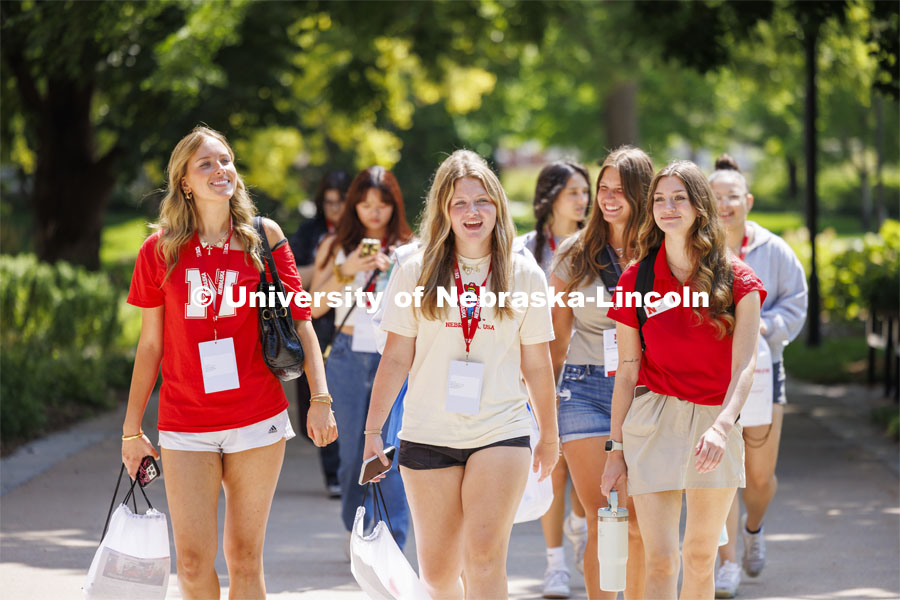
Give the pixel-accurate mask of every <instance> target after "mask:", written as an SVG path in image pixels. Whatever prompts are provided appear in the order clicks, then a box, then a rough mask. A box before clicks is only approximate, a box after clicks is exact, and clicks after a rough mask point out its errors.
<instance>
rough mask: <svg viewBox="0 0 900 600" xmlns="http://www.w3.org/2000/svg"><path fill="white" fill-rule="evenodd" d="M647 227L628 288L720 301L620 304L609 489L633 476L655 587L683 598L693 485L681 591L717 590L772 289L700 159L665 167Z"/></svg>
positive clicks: (650, 594) (605, 483)
mask: <svg viewBox="0 0 900 600" xmlns="http://www.w3.org/2000/svg"><path fill="white" fill-rule="evenodd" d="M638 235H639V237H638V239H639V242H638V243H639V247H638V259H639V262H638V263H637V264H634V265H632V266H631V267H629V268H628V269H627V270H626V271H625V272H624V273H623V274H622V277H621V278H620V279H619V285H620V286H621V287H622V292H623V294H626V295H627V294H628V293H630V292H633V291H636V290H637V291H640V292H646V291H650V290H652V291H653V292H656V293H657V294H660V295H662V296H665V295H666V294H668V293H671V292H674V293H675V294H676V295H678V296H679V297H680V296H682V294H683V293H684V288H689V291H691V292H706V293H707V294H708V299H709V302H708V307H707V308H697V307H692V306H690V304H689V305H687V306H685V305H684V303H677V302H671V301H669V302H666V303H660V304H657V305H656V306H655V307H649V308H647V309H646V310H645V308H636V307H635V306H633V305H632V306H628V305H627V304H626V303H624V302H622V303H621V304H617V305H616V306H614V307H612V308H610V309H609V316H610V318H612V319H613V320H615V321H617V323H618V325H617V327H616V332H617V338H618V345H619V365H618V369H617V371H616V383H615V389H614V390H613V405H612V423H611V427H610V438H609V439H610V441H609V446H611V448H609V450H610V451H609V455H608V458H607V459H606V467H605V469H604V472H603V478H602V487H603V493H604V494H607V495H608V494H609V492H610V490H612V489H618V490H624V486H625V485H626V481H627V487H628V494H629V495H631V496H632V497H633V498H634V505H635V508H636V510H637V515H638V520H639V523H640V529H641V537H642V539H643V543H644V557H645V564H646V572H647V575H646V587H645V589H644V593H645V595H646V597H647V598H675V597H676V596H677V590H676V585H677V581H678V568H679V544H678V541H679V540H678V535H679V520H680V517H681V497H682V492H683V493H684V495H685V497H686V500H687V521H686V524H685V533H684V542H683V545H682V557H683V565H684V576H683V580H682V581H683V583H682V587H681V594H680V596H681V597H682V598H712V597H713V591H714V590H713V588H714V585H713V573H714V570H715V561H716V552H717V549H718V541H719V536H720V534H721V532H722V528H723V526H724V525H725V517H726V516H727V515H728V510H729V508H730V507H731V501H732V499H733V498H734V494H735V491H736V490H737V488H738V487H744V481H745V477H744V440H743V438H742V436H741V426H740V425H739V424H738V423H736V421H737V418H738V415H739V414H740V411H741V407H742V406H743V405H744V402H745V401H746V399H747V394H748V393H749V392H750V386H751V384H752V381H753V369H754V367H755V365H756V347H757V340H758V336H759V314H760V305H761V303H762V301H763V299H764V298H765V295H766V292H765V289H764V288H763V285H762V282H761V281H760V280H759V279H758V278H757V277H756V275H755V274H754V273H753V271H752V269H750V268H749V267H748V266H747V265H746V264H744V263H743V262H741V261H740V260H739V259H738V258H737V257H735V256H733V255H731V254H730V252H729V251H728V249H727V246H726V243H725V230H724V229H723V228H722V226H721V224H720V223H719V219H718V214H717V207H716V197H715V195H714V194H713V192H712V190H711V189H710V187H709V184H708V183H707V181H706V176H705V175H704V174H703V172H702V171H701V170H700V168H699V167H697V165H695V164H694V163H692V162H688V161H678V162H674V163H672V164H670V165H669V166H667V167H665V168H664V169H662V170H661V171H660V172H659V173H657V174H656V177H654V179H653V181H652V182H651V184H650V191H649V194H648V197H647V200H646V212H645V216H644V220H643V221H642V223H641V227H640V230H639V234H638ZM642 263H643V267H644V268H643V270H641V266H642ZM651 275H652V284H650V276H651ZM644 287H649V288H650V290H645V289H643V288H644ZM626 297H627V296H626ZM659 297H660V296H657V298H659ZM689 297H690V294H689ZM638 311H642V312H643V313H644V314H643V315H642V314H639V312H638ZM644 316H646V319H644ZM642 321H643V322H642ZM642 346H644V349H643V351H642Z"/></svg>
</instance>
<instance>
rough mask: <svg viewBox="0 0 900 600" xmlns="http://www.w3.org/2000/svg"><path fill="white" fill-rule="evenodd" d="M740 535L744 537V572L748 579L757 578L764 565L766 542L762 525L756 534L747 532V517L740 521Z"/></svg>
mask: <svg viewBox="0 0 900 600" xmlns="http://www.w3.org/2000/svg"><path fill="white" fill-rule="evenodd" d="M741 533H742V534H743V536H744V558H743V561H742V562H743V565H744V571H746V572H747V575H749V576H750V577H758V576H759V574H760V573H762V570H763V567H764V566H765V565H766V540H765V532H764V531H763V527H762V525H760V526H759V531H758V532H757V533H748V532H747V515H746V514H744V517H743V518H742V519H741Z"/></svg>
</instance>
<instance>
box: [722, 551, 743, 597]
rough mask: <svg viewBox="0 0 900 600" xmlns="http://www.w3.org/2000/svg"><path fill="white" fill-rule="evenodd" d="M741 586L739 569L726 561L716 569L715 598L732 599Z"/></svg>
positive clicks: (734, 564)
mask: <svg viewBox="0 0 900 600" xmlns="http://www.w3.org/2000/svg"><path fill="white" fill-rule="evenodd" d="M740 584H741V568H740V567H739V566H738V564H737V563H736V562H731V561H730V560H726V561H725V562H723V563H722V566H720V567H719V568H718V569H716V598H734V596H735V594H737V589H738V586H739V585H740Z"/></svg>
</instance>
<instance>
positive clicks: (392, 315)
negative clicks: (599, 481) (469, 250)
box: [381, 252, 553, 448]
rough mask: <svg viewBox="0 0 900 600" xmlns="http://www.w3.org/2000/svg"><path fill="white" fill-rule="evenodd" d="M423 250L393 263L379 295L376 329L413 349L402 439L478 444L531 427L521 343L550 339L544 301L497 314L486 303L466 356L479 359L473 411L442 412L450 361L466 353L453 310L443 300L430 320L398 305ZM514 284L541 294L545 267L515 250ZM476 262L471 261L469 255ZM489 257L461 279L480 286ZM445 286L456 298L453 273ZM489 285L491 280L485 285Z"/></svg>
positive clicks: (457, 445)
mask: <svg viewBox="0 0 900 600" xmlns="http://www.w3.org/2000/svg"><path fill="white" fill-rule="evenodd" d="M422 257H423V255H422V252H417V253H416V254H415V255H414V256H411V257H410V258H409V259H407V261H406V262H404V263H403V265H402V266H401V267H399V269H398V271H397V272H396V274H395V275H394V277H393V278H392V281H391V285H390V286H389V289H388V294H387V297H386V298H385V302H386V303H387V304H386V306H385V311H384V319H383V321H382V323H381V327H382V329H384V330H385V331H389V332H392V333H396V334H399V335H403V336H407V337H415V338H416V355H415V358H414V360H413V364H412V369H411V370H410V373H409V387H408V389H407V392H406V399H405V401H404V407H403V422H402V426H401V429H400V433H399V437H400V439H401V440H406V441H410V442H418V443H422V444H432V445H435V446H448V447H451V448H477V447H479V446H484V445H487V444H492V443H494V442H499V441H502V440H507V439H510V438H515V437H519V436H525V435H530V434H531V421H530V419H531V417H530V416H529V414H528V409H527V408H526V407H525V401H526V400H527V398H528V393H527V391H526V389H525V384H524V383H523V382H522V378H521V376H520V373H519V370H520V367H521V354H520V352H521V345H522V344H526V345H528V344H539V343H542V342H549V341H550V340H552V339H553V324H552V321H551V319H550V308H549V306H547V305H546V303H545V305H544V306H543V307H540V308H538V307H521V308H516V307H514V308H513V317H512V318H504V319H502V320H501V319H497V318H496V316H495V311H494V308H492V307H489V306H485V307H483V308H482V310H481V320H480V322H479V323H478V329H477V331H476V332H475V337H474V339H473V340H472V344H471V350H470V353H469V360H470V361H476V362H480V363H482V364H483V365H484V378H483V383H482V388H481V402H480V405H479V411H478V414H477V415H464V414H459V413H452V412H448V411H447V410H446V407H445V402H446V392H447V376H448V372H449V368H450V361H451V360H465V358H466V345H465V342H464V341H463V333H462V327H461V324H460V317H459V309H458V308H456V307H455V306H452V305H451V304H450V303H449V302H446V303H445V307H444V314H443V318H442V319H440V320H428V319H426V318H425V317H424V316H423V315H422V314H421V311H417V310H414V309H413V308H412V306H410V307H408V308H402V307H400V306H398V305H397V302H396V299H397V293H398V292H404V291H405V292H408V293H410V294H411V293H412V292H413V291H414V290H415V288H416V286H417V285H418V281H419V276H420V274H421V273H422ZM512 258H513V285H512V289H511V290H510V291H513V292H518V291H522V292H526V293H528V294H531V293H532V292H541V293H543V294H545V296H546V293H547V283H546V279H545V278H544V273H543V272H542V271H541V269H540V267H538V266H537V264H536V263H535V262H534V261H533V260H528V259H526V258H524V257H522V256H519V255H513V257H512ZM467 262H470V263H474V262H476V261H474V260H471V261H467ZM487 271H488V261H484V263H483V264H482V265H481V266H480V267H479V268H478V269H477V270H475V271H474V272H472V273H471V274H468V275H467V274H466V273H465V272H461V275H462V280H463V284H464V285H465V284H467V283H470V282H474V284H475V285H476V286H478V285H481V283H482V282H483V281H484V279H485V276H486V275H487ZM446 285H447V289H448V291H449V293H450V294H452V296H453V297H454V298H455V297H456V291H455V285H454V284H453V275H452V273H448V274H447V283H446ZM485 287H486V289H487V290H490V283H488V285H486V286H485Z"/></svg>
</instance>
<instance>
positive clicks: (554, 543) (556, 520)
mask: <svg viewBox="0 0 900 600" xmlns="http://www.w3.org/2000/svg"><path fill="white" fill-rule="evenodd" d="M550 477H551V479H552V481H553V503H552V504H551V505H550V508H549V509H547V512H546V513H544V516H543V517H541V529H542V530H543V532H544V543H545V544H546V545H547V547H548V548H558V547H559V546H562V544H563V519H564V518H565V513H566V482H567V481H568V479H569V469H568V467H567V466H566V461H565V460H564V459H563V457H560V459H559V462H558V463H556V467H554V468H553V473H552V474H551V475H550ZM582 512H584V511H582Z"/></svg>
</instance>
